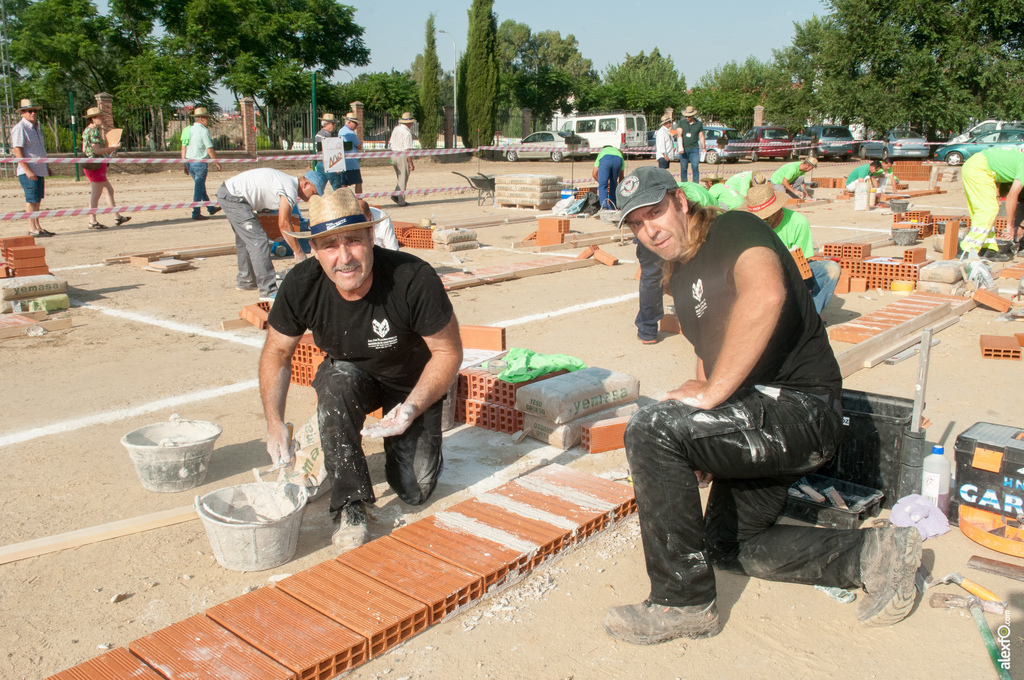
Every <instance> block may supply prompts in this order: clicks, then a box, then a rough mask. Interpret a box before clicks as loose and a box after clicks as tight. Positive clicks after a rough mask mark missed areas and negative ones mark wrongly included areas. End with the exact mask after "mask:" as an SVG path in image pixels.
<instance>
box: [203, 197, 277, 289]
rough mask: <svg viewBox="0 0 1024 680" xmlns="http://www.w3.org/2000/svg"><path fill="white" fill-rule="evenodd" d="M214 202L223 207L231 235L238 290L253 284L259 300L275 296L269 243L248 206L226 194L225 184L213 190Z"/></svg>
mask: <svg viewBox="0 0 1024 680" xmlns="http://www.w3.org/2000/svg"><path fill="white" fill-rule="evenodd" d="M217 202H218V203H219V204H220V207H222V208H224V215H225V216H226V217H227V218H228V224H230V225H231V230H232V231H233V232H235V251H236V256H237V258H238V276H237V278H236V279H235V280H236V283H237V285H238V287H239V288H252V286H253V284H255V285H256V286H257V287H258V288H259V290H260V297H270V296H271V295H274V294H275V293H277V274H276V273H275V272H274V263H273V262H271V261H270V241H269V240H268V239H267V232H265V231H263V227H261V226H260V222H259V220H257V219H256V213H255V212H253V209H252V206H251V205H249V203H248V202H247V201H246V200H245V199H244V198H241V197H239V196H235V195H233V194H230V193H228V188H227V186H226V185H223V184H222V185H221V187H220V189H219V190H218V191H217Z"/></svg>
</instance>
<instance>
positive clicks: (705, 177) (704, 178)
mask: <svg viewBox="0 0 1024 680" xmlns="http://www.w3.org/2000/svg"><path fill="white" fill-rule="evenodd" d="M700 181H701V182H711V183H712V184H715V183H716V182H724V181H725V180H723V179H722V177H721V175H718V174H716V173H714V172H711V173H707V174H701V176H700Z"/></svg>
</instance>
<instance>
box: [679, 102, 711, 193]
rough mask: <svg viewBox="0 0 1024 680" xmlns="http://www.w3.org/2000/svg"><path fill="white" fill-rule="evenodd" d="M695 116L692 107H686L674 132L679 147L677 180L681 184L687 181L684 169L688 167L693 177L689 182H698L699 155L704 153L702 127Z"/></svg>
mask: <svg viewBox="0 0 1024 680" xmlns="http://www.w3.org/2000/svg"><path fill="white" fill-rule="evenodd" d="M696 116H697V110H696V109H695V108H693V107H692V106H687V107H686V110H684V111H683V120H682V122H681V123H679V128H678V129H677V130H676V134H677V135H678V136H679V141H680V147H681V148H680V149H679V179H680V180H681V181H683V182H685V181H687V180H686V172H687V170H686V167H687V165H689V166H690V168H692V172H691V174H692V175H693V179H691V180H690V181H691V182H693V183H694V184H698V183H699V182H700V170H698V166H699V165H700V155H701V154H702V153H704V125H703V123H701V122H700V121H699V120H697V118H696Z"/></svg>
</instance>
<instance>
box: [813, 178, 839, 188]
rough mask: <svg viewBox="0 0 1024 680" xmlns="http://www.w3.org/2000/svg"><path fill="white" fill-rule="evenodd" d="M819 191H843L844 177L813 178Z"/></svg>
mask: <svg viewBox="0 0 1024 680" xmlns="http://www.w3.org/2000/svg"><path fill="white" fill-rule="evenodd" d="M814 181H815V182H817V184H818V188H819V189H843V188H845V187H846V178H845V177H815V178H814Z"/></svg>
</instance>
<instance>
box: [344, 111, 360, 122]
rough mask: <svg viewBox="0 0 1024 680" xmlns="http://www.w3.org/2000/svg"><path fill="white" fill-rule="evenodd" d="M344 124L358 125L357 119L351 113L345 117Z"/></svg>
mask: <svg viewBox="0 0 1024 680" xmlns="http://www.w3.org/2000/svg"><path fill="white" fill-rule="evenodd" d="M345 122H346V123H358V122H359V117H358V116H356V115H355V114H353V113H350V114H348V115H347V116H345Z"/></svg>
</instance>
